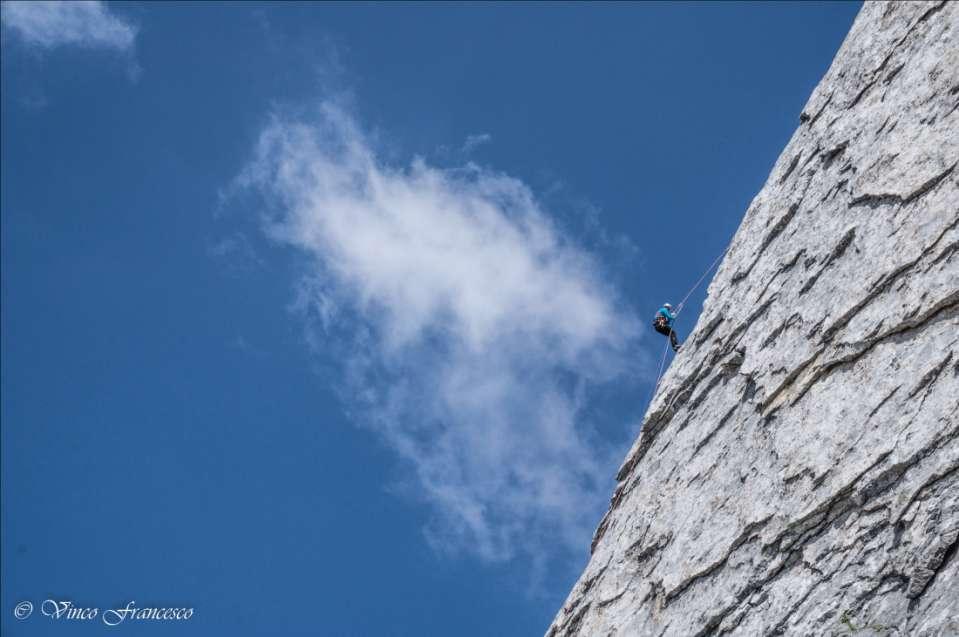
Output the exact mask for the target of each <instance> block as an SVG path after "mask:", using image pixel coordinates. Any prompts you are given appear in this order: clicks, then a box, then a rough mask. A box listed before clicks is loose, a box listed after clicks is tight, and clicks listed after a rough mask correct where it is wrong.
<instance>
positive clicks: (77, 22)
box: [0, 0, 137, 51]
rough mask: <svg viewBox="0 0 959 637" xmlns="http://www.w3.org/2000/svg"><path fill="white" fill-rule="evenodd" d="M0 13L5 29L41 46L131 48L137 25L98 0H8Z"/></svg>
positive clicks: (32, 43)
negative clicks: (38, 0) (29, 0)
mask: <svg viewBox="0 0 959 637" xmlns="http://www.w3.org/2000/svg"><path fill="white" fill-rule="evenodd" d="M0 14H2V20H3V26H4V28H5V29H7V30H9V31H11V32H13V33H15V34H16V35H17V36H19V37H20V39H21V40H23V42H24V43H25V44H27V45H31V46H36V47H39V48H42V49H52V48H55V47H59V46H67V45H73V46H81V47H86V48H105V49H116V50H118V51H131V50H132V49H133V45H134V42H135V40H136V35H137V29H136V27H135V26H134V25H132V24H130V23H129V22H126V21H124V20H123V19H121V18H119V17H117V16H116V15H115V14H114V13H112V12H111V11H110V10H109V9H108V8H107V7H106V5H104V4H103V3H102V2H99V1H96V0H92V1H91V0H69V1H57V0H45V1H43V2H24V1H21V0H12V1H5V2H3V3H2V8H0Z"/></svg>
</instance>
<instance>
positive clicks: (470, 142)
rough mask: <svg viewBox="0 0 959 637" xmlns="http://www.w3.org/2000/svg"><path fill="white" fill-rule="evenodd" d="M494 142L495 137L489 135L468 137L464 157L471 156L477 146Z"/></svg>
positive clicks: (464, 145) (464, 146)
mask: <svg viewBox="0 0 959 637" xmlns="http://www.w3.org/2000/svg"><path fill="white" fill-rule="evenodd" d="M491 141H493V136H492V135H490V134H489V133H480V134H478V135H468V136H467V137H466V141H465V142H463V148H462V149H461V150H462V153H463V154H464V155H469V154H470V153H471V152H473V150H475V149H476V147H477V146H482V145H483V144H488V143H490V142H491Z"/></svg>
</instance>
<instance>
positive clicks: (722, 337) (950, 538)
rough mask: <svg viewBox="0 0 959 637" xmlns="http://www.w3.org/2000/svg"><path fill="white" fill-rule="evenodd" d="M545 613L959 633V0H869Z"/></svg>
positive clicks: (579, 619)
mask: <svg viewBox="0 0 959 637" xmlns="http://www.w3.org/2000/svg"><path fill="white" fill-rule="evenodd" d="M799 119H800V124H799V128H798V130H797V131H796V133H795V134H794V135H793V137H792V140H791V141H790V142H789V144H788V146H787V147H786V149H785V151H784V152H783V154H782V156H781V157H780V158H779V161H778V162H777V163H776V165H775V166H774V168H773V170H772V173H771V174H770V176H769V179H768V181H767V182H766V185H765V186H764V187H763V189H762V191H761V192H760V193H759V194H758V195H757V196H756V198H755V200H754V201H753V202H752V204H751V205H750V207H749V210H748V211H747V213H746V216H745V218H744V219H743V222H742V225H741V226H740V228H739V231H738V233H737V234H736V237H735V238H734V240H733V242H732V244H731V245H730V247H729V251H728V253H727V255H726V257H725V259H724V261H723V263H722V265H721V266H720V268H719V270H718V271H717V274H716V276H715V278H714V280H713V282H712V284H711V285H710V287H709V297H708V299H707V301H706V304H705V306H704V308H703V312H702V315H701V317H700V319H699V322H698V323H697V325H696V328H695V330H694V331H693V332H692V333H691V335H690V336H689V338H688V339H687V341H686V344H685V345H684V346H683V350H682V351H681V352H680V354H679V355H678V356H677V358H676V359H675V360H674V362H673V364H672V366H671V368H670V369H669V371H668V373H667V374H666V376H665V377H664V379H663V381H662V382H661V384H660V387H659V390H658V392H657V394H656V396H655V398H654V400H653V402H652V404H651V405H650V409H649V412H648V413H647V415H646V418H645V421H644V423H643V429H642V433H641V435H640V437H639V439H638V440H637V441H636V443H635V444H634V445H633V448H632V449H631V450H630V452H629V454H628V456H627V458H626V460H625V462H624V463H623V466H622V468H621V469H620V471H619V474H618V476H617V479H618V485H617V487H616V490H615V493H614V494H613V497H612V501H611V504H610V508H609V512H608V513H607V514H606V516H605V517H604V518H603V520H602V521H601V523H600V525H599V528H598V529H597V530H596V535H595V538H594V540H593V547H592V557H591V559H590V562H589V564H588V566H587V567H586V570H585V572H584V573H583V575H582V576H581V577H580V579H579V581H578V582H577V584H576V585H575V587H574V588H573V590H572V592H571V593H570V595H569V597H568V599H567V601H566V603H565V605H564V606H563V608H562V609H561V610H560V612H559V613H558V614H557V616H556V618H555V620H554V622H553V624H552V626H551V627H550V629H549V633H548V634H549V635H551V636H554V635H630V636H631V635H683V636H685V635H714V634H715V635H720V634H725V633H732V634H739V635H777V634H786V635H827V634H833V635H835V634H856V635H869V634H880V635H903V636H905V635H910V636H912V635H959V559H957V558H956V548H957V536H959V168H957V163H959V3H957V2H950V3H946V2H915V3H901V4H885V3H866V4H865V6H864V7H863V9H862V11H861V13H860V15H859V17H858V18H857V19H856V22H855V24H854V25H853V27H852V29H851V31H850V33H849V35H848V36H847V38H846V40H845V42H844V43H843V45H842V48H841V49H840V50H839V53H838V54H837V56H836V59H835V60H834V62H833V64H832V67H831V68H830V69H829V72H828V73H827V74H826V77H825V78H824V79H823V80H822V82H821V83H820V84H819V86H818V87H817V88H816V90H815V91H814V92H813V94H812V96H811V97H810V99H809V103H808V104H807V105H806V108H805V109H804V110H803V112H802V114H801V115H800V118H799Z"/></svg>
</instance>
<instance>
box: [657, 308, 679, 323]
mask: <svg viewBox="0 0 959 637" xmlns="http://www.w3.org/2000/svg"><path fill="white" fill-rule="evenodd" d="M656 314H658V315H660V316H664V317H666V325H669V326H670V327H672V325H673V321H675V320H676V315H675V314H673V313H672V312H670V311H669V310H667V309H666V307H665V306H664V307H661V308H659V311H658V312H656Z"/></svg>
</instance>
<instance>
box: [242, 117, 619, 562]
mask: <svg viewBox="0 0 959 637" xmlns="http://www.w3.org/2000/svg"><path fill="white" fill-rule="evenodd" d="M237 183H238V186H239V187H240V188H242V189H254V190H255V191H257V192H259V193H261V194H262V195H263V196H264V202H265V203H266V206H267V210H268V212H267V213H265V227H266V230H267V233H268V234H269V236H270V237H272V238H273V239H274V240H276V241H278V242H280V243H281V244H284V245H290V246H295V247H296V248H298V249H299V250H300V251H302V253H304V254H305V255H307V256H308V261H309V262H310V264H311V266H310V272H309V273H308V275H307V276H305V277H304V279H303V281H302V282H301V284H300V287H299V289H300V294H299V298H298V301H297V303H296V307H297V308H299V309H300V310H301V311H302V312H303V313H304V314H307V315H309V316H311V317H313V319H315V324H314V328H315V330H316V331H314V332H313V337H314V340H313V343H314V344H315V345H316V346H317V347H318V348H321V349H324V348H325V349H327V350H328V349H329V348H330V347H334V346H333V345H331V343H341V344H342V343H347V344H346V345H345V346H340V347H338V348H336V349H337V352H338V355H339V356H340V357H341V362H342V365H343V368H344V369H345V370H346V372H347V373H346V374H345V376H346V377H347V379H348V380H347V381H346V387H345V396H346V400H347V401H348V403H349V404H348V407H349V410H350V411H351V412H352V413H355V414H358V416H357V417H358V421H359V422H361V423H362V424H363V425H364V426H366V427H369V428H371V429H373V430H374V431H376V432H377V433H378V434H379V435H380V436H382V438H383V440H384V441H385V442H386V443H387V444H388V445H389V446H390V447H391V448H392V449H393V450H395V451H396V453H398V454H399V456H400V457H401V458H402V459H403V461H404V465H405V466H406V467H407V468H408V469H409V470H410V471H409V475H410V476H411V478H410V480H409V481H408V483H407V484H406V486H407V487H408V489H407V491H408V493H411V494H413V495H415V496H418V497H421V498H423V499H424V500H425V501H427V502H428V503H429V504H430V505H432V510H433V511H434V513H435V515H434V517H433V520H432V522H431V523H430V524H429V527H428V528H427V529H426V534H427V537H428V539H429V540H430V541H431V542H432V543H433V544H434V545H435V546H437V547H439V548H442V549H448V550H454V551H456V550H462V549H467V550H469V551H473V552H475V553H476V554H478V555H479V556H481V557H482V558H484V559H488V560H493V561H496V560H505V559H509V558H511V557H513V556H515V555H516V554H517V553H526V554H530V555H537V554H540V553H541V551H542V549H543V547H553V548H555V547H560V548H563V547H565V548H572V549H574V550H583V549H584V547H585V546H586V544H587V542H588V539H589V536H590V533H591V532H592V529H593V527H594V526H595V524H596V522H597V520H598V516H599V515H600V513H601V510H602V508H603V504H604V500H605V496H606V494H607V492H608V489H609V487H610V484H609V482H610V480H611V474H612V472H613V471H614V470H615V466H614V463H615V462H616V461H618V460H619V457H618V455H619V454H620V453H621V452H622V449H621V448H617V449H615V450H613V449H612V448H611V447H612V445H610V444H609V443H608V442H604V441H603V440H602V439H601V438H600V437H599V436H597V435H595V434H594V433H592V432H593V427H592V424H594V423H591V422H590V421H589V419H588V418H587V417H586V415H585V414H586V412H587V411H588V409H587V408H588V407H589V405H590V401H591V398H592V391H591V390H593V389H594V388H595V387H596V386H597V385H599V384H602V383H604V382H607V381H610V380H612V379H614V378H621V377H622V374H623V373H624V372H625V371H626V369H627V367H628V365H629V364H630V363H629V360H630V359H629V357H627V355H626V352H627V349H630V348H631V346H632V345H635V343H634V342H633V339H634V338H635V336H636V334H637V331H636V326H635V325H634V324H633V322H632V321H631V320H630V319H628V318H627V317H626V316H624V313H623V311H622V310H621V309H620V308H619V306H618V303H617V300H616V298H615V295H614V293H613V291H612V290H611V289H610V288H609V287H607V286H606V285H605V284H604V279H603V274H602V272H601V271H600V268H599V266H598V264H597V263H596V262H595V261H594V259H592V258H591V257H590V256H589V255H588V254H586V253H585V252H584V251H583V250H581V249H580V248H578V247H577V246H576V245H574V243H573V242H571V241H570V240H569V239H568V238H566V237H564V236H563V234H562V232H561V231H559V230H558V229H557V227H556V226H555V225H554V224H553V223H552V222H551V221H550V218H549V216H548V215H547V214H546V213H545V212H544V211H543V210H542V209H541V207H540V204H539V203H538V202H537V199H536V198H535V197H534V195H533V193H532V192H531V191H530V189H529V188H528V187H526V186H525V185H524V184H523V183H522V182H520V181H519V180H517V179H514V178H510V177H508V176H506V175H502V174H499V173H496V172H493V171H491V170H488V169H484V168H480V167H477V166H475V165H469V166H467V167H464V168H460V169H456V170H442V169H438V168H435V167H432V166H430V165H428V164H427V163H426V162H425V161H423V160H421V159H414V160H413V161H412V162H411V163H410V164H409V165H406V166H390V165H386V164H385V163H384V162H383V161H382V159H381V158H380V157H379V156H378V155H377V153H376V150H375V149H374V147H373V145H372V143H371V142H370V140H369V139H368V137H367V136H366V134H365V133H364V132H363V131H362V130H361V128H360V127H359V126H358V124H357V123H356V122H355V121H354V120H353V119H352V118H351V116H350V115H349V114H348V113H346V112H344V110H342V109H340V108H338V107H337V106H336V105H333V104H330V103H325V104H323V106H322V107H321V108H320V113H319V115H318V116H317V117H315V118H311V119H310V120H309V121H304V120H303V119H299V120H289V119H285V118H282V117H279V116H277V117H275V118H274V119H273V120H272V122H271V123H270V124H269V125H268V126H267V127H266V129H265V130H264V131H263V133H262V135H261V137H260V139H259V143H258V146H257V148H256V152H255V157H254V159H253V160H252V161H251V163H250V164H249V166H248V167H247V168H246V169H245V171H244V172H243V173H242V175H241V176H240V177H239V178H238V181H237ZM625 433H626V432H624V435H625ZM611 453H612V455H610V454H611ZM611 457H615V460H611Z"/></svg>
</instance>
